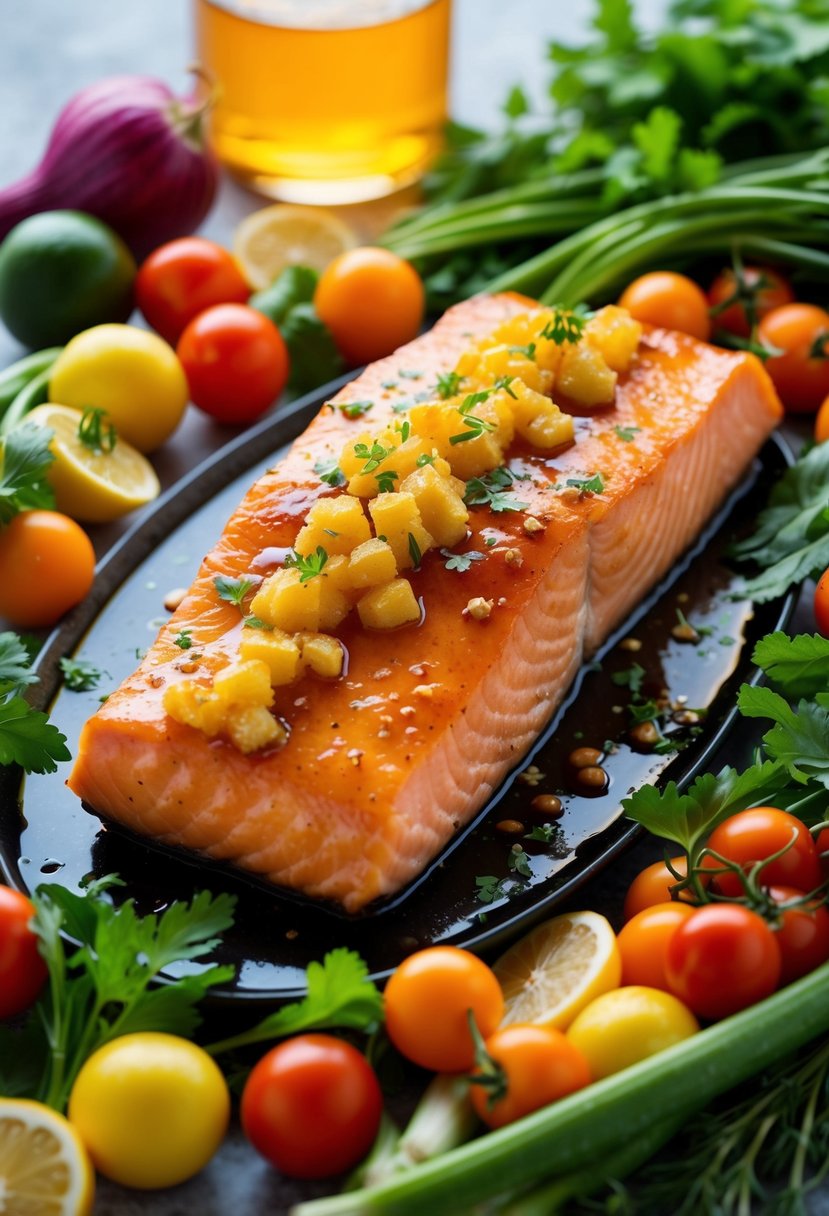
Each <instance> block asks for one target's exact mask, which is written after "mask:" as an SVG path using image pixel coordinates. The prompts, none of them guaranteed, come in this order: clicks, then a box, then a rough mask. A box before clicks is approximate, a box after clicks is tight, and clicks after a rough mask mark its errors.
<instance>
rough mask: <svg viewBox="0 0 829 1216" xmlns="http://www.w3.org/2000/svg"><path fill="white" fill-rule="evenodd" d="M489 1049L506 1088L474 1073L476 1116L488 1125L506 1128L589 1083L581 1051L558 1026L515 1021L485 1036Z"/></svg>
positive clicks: (587, 1068)
mask: <svg viewBox="0 0 829 1216" xmlns="http://www.w3.org/2000/svg"><path fill="white" fill-rule="evenodd" d="M486 1050H487V1054H488V1055H490V1056H491V1057H492V1059H493V1060H494V1061H495V1063H496V1064H497V1065H498V1066H499V1067H500V1068H501V1069H502V1070H503V1074H504V1082H505V1084H506V1091H505V1093H504V1094H503V1096H501V1097H496V1095H495V1094H494V1093H493V1092H492V1091H491V1090H490V1089H489V1088H488V1087H486V1086H484V1085H476V1084H475V1076H481V1075H482V1073H481V1071H480V1069H476V1071H475V1072H474V1073H473V1074H472V1084H471V1086H470V1089H469V1096H470V1098H471V1100H472V1105H473V1107H474V1108H475V1112H476V1114H477V1115H478V1118H479V1119H481V1120H483V1122H484V1123H486V1124H487V1126H488V1127H504V1126H505V1124H507V1123H514V1122H515V1120H516V1119H521V1118H522V1117H523V1116H524V1115H528V1114H530V1112H531V1111H534V1110H538V1109H539V1108H540V1107H542V1106H548V1105H549V1104H550V1102H555V1101H557V1099H558V1098H563V1097H565V1096H566V1095H567V1094H572V1093H575V1091H576V1090H577V1089H583V1088H584V1086H585V1085H589V1084H590V1068H589V1066H588V1063H587V1060H586V1058H585V1055H584V1052H583V1051H582V1050H581V1049H580V1048H579V1047H577V1046H576V1044H575V1043H571V1042H570V1040H569V1039H568V1038H567V1037H566V1035H563V1034H562V1033H561V1031H560V1030H554V1029H553V1028H552V1027H550V1026H532V1025H525V1024H523V1023H520V1022H516V1023H515V1024H514V1025H512V1026H504V1027H502V1028H501V1029H500V1030H496V1031H495V1033H494V1034H492V1035H490V1036H489V1038H488V1039H487V1040H486Z"/></svg>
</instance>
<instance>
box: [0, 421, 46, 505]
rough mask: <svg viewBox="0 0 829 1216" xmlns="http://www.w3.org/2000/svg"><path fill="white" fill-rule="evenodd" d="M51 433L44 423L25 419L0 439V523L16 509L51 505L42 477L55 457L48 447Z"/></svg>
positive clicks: (44, 477)
mask: <svg viewBox="0 0 829 1216" xmlns="http://www.w3.org/2000/svg"><path fill="white" fill-rule="evenodd" d="M53 436H54V431H51V430H49V428H48V427H42V426H36V425H35V424H34V423H33V422H26V423H24V424H23V426H18V427H15V428H14V430H13V431H11V432H10V434H8V435H7V436H6V437H5V439H4V440H3V441H2V454H3V468H2V473H0V525H2V524H7V523H8V522H9V520H10V519H12V518H13V517H14V516H15V515H17V514H18V512H19V511H28V510H30V509H31V508H37V507H46V508H49V507H54V505H55V495H54V493H53V491H52V488H51V486H50V485H49V483H48V481H47V480H46V470H47V469H48V468H49V466H50V465H51V464H52V462H53V461H54V459H55V457H54V456H53V454H52V452H51V451H50V450H49V444H50V443H51V441H52V437H53Z"/></svg>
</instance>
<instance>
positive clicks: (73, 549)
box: [0, 511, 95, 629]
mask: <svg viewBox="0 0 829 1216" xmlns="http://www.w3.org/2000/svg"><path fill="white" fill-rule="evenodd" d="M94 577H95V550H94V549H93V548H92V542H91V540H90V539H89V537H88V536H87V534H86V533H85V532H84V530H83V528H81V527H80V526H79V525H78V524H76V523H75V521H74V519H70V518H69V516H68V515H61V514H60V513H59V512H58V511H21V513H20V514H19V515H15V517H14V518H13V519H12V520H11V522H10V523H8V524H7V525H6V526H5V528H3V529H2V530H0V616H4V617H5V618H6V619H7V620H9V621H11V623H12V624H13V625H17V626H18V627H19V628H22V629H38V628H40V627H41V626H44V625H54V623H55V621H57V620H59V619H60V617H62V616H63V614H64V612H68V610H69V609H70V608H74V607H75V605H76V604H79V603H80V602H81V600H82V599H83V598H84V597H85V596H86V595H87V594H88V593H89V590H90V588H91V586H92V581H93V579H94Z"/></svg>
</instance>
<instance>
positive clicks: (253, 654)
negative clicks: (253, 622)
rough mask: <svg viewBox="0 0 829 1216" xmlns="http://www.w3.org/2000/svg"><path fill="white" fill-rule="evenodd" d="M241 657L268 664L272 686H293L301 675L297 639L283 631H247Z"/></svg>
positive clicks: (240, 651)
mask: <svg viewBox="0 0 829 1216" xmlns="http://www.w3.org/2000/svg"><path fill="white" fill-rule="evenodd" d="M245 634H246V635H248V634H250V637H248V636H245V637H244V638H243V639H242V644H241V646H240V647H239V655H240V657H241V658H242V660H243V661H245V660H249V659H259V660H260V661H261V662H263V663H266V664H267V666H268V670H269V671H270V673H271V685H272V686H273V687H274V688H276V687H278V686H279V685H280V684H293V682H294V680H295V679H296V678H297V676H298V675H299V660H300V649H299V646H298V645H297V641H296V638H293V637H291V636H290V634H288V633H283V632H282V630H281V629H274V630H271V631H270V632H266V631H265V630H262V629H246V630H245Z"/></svg>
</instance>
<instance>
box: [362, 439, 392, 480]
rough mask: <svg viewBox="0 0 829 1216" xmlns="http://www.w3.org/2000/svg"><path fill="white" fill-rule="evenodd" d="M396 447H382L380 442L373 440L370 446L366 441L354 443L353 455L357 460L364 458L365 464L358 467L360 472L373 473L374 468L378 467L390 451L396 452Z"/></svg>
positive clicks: (389, 454)
mask: <svg viewBox="0 0 829 1216" xmlns="http://www.w3.org/2000/svg"><path fill="white" fill-rule="evenodd" d="M396 451H397V448H394V447H390V448H384V447H383V445H382V443H378V442H377V440H376V439H375V440H373V441H372V444H371V447H369V446H368V444H367V443H355V444H354V455H355V456H356V457H357V459H358V460H364V461H365V464H364V465H363V467H362V468H361V469H360V472H361V473H373V472H374V470H375V469H379V467H380V465H381V463H382V462H383V461H384V460H386V458H387V457H389V456H391V454H392V452H396Z"/></svg>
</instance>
